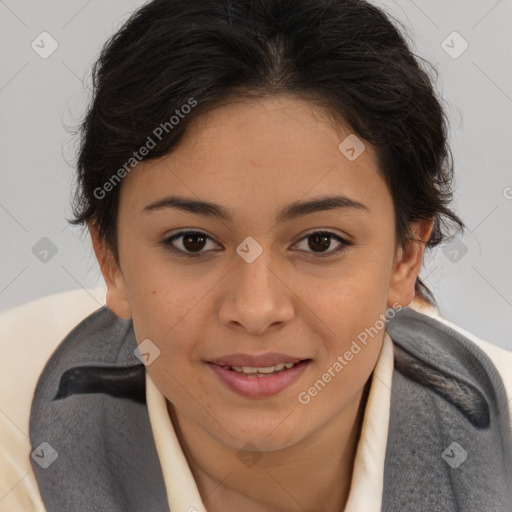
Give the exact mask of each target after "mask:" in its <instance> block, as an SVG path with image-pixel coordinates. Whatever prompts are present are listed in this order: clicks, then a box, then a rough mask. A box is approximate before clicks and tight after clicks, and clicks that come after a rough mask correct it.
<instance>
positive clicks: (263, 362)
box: [210, 352, 307, 368]
mask: <svg viewBox="0 0 512 512" xmlns="http://www.w3.org/2000/svg"><path fill="white" fill-rule="evenodd" d="M304 359H307V358H303V357H295V356H290V355H288V354H278V353H275V352H268V353H267V354H260V355H252V354H241V353H238V354H229V355H227V356H223V357H219V358H217V359H213V360H211V361H210V363H213V364H216V365H218V366H242V367H243V366H248V367H250V368H265V367H269V366H275V365H277V364H285V363H298V362H300V361H303V360H304Z"/></svg>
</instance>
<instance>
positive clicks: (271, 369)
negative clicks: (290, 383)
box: [230, 363, 296, 375]
mask: <svg viewBox="0 0 512 512" xmlns="http://www.w3.org/2000/svg"><path fill="white" fill-rule="evenodd" d="M295 364H296V363H280V364H276V365H274V366H265V367H263V368H260V367H258V368H253V367H251V366H231V367H230V368H231V369H232V370H235V372H238V373H245V374H246V375H253V374H255V373H262V374H268V373H274V372H280V371H281V370H284V369H285V368H286V369H289V368H292V367H293V366H295Z"/></svg>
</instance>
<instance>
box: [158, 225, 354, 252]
mask: <svg viewBox="0 0 512 512" xmlns="http://www.w3.org/2000/svg"><path fill="white" fill-rule="evenodd" d="M332 239H335V240H336V241H337V242H338V244H339V245H338V247H337V248H335V249H334V250H330V251H328V250H327V249H329V247H330V246H331V244H332ZM306 240H309V243H308V244H307V247H308V248H309V249H312V250H311V251H308V250H307V249H301V251H305V252H309V253H310V254H311V253H313V254H315V255H316V256H317V257H320V258H325V257H328V256H333V255H337V254H341V253H342V252H343V251H345V250H346V249H347V247H349V246H351V245H353V244H352V242H349V241H348V240H345V239H344V238H342V237H341V236H339V235H337V234H335V233H332V232H330V231H314V232H312V233H309V234H308V235H306V236H305V237H303V238H302V239H301V240H300V241H299V242H298V244H297V245H299V244H300V243H302V242H303V241H306ZM177 241H179V242H178V243H176V242H177ZM208 242H211V243H213V240H212V238H211V237H210V236H208V235H207V234H206V233H203V232H201V231H180V232H179V233H176V234H174V235H172V236H170V237H168V238H166V239H165V240H163V241H162V245H163V246H164V247H165V248H166V249H167V250H168V251H170V252H172V253H174V254H177V255H178V256H184V257H187V258H197V257H200V256H203V255H205V253H207V252H210V251H208V250H205V251H203V250H202V249H205V248H206V249H207V246H208ZM214 245H217V244H214ZM213 250H214V249H213Z"/></svg>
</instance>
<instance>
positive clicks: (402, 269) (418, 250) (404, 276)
mask: <svg viewBox="0 0 512 512" xmlns="http://www.w3.org/2000/svg"><path fill="white" fill-rule="evenodd" d="M433 226H434V221H433V220H422V221H418V222H416V223H414V224H413V225H412V226H411V231H412V234H413V236H414V238H415V240H412V241H410V242H409V243H408V244H407V246H406V247H399V248H398V249H397V253H396V258H395V262H394V264H393V273H392V275H391V281H390V284H389V292H388V302H387V306H388V307H397V304H400V305H401V306H402V307H406V306H409V305H410V304H411V302H412V301H413V300H414V295H415V291H414V288H415V284H416V278H417V277H418V275H419V273H420V270H421V265H422V262H423V253H424V251H425V246H426V244H427V242H428V240H429V238H430V235H431V233H432V229H433Z"/></svg>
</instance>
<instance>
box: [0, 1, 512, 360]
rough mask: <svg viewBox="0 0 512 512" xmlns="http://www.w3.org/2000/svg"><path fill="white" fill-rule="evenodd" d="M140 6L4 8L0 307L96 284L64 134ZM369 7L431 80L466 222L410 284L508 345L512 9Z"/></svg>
mask: <svg viewBox="0 0 512 512" xmlns="http://www.w3.org/2000/svg"><path fill="white" fill-rule="evenodd" d="M142 3H143V2H140V1H135V0H131V1H130V0H109V1H108V2H104V1H100V0H88V1H87V0H68V1H66V2H64V1H57V0H40V1H38V2H35V1H30V0H16V1H15V0H0V42H1V45H2V48H3V49H4V50H3V52H2V61H1V62H2V65H1V66H0V133H1V141H2V147H1V149H2V150H1V152H0V236H1V243H2V251H1V273H0V310H7V309H9V308H12V307H14V306H17V305H20V304H22V303H24V302H27V301H30V300H33V299H35V298H38V297H42V296H44V295H47V294H50V293H55V292H59V291H65V290H71V289H74V288H79V287H85V288H90V287H95V286H98V285H102V284H103V280H102V277H101V274H100V271H99V268H98V266H97V264H96V261H95V258H94V254H93V252H92V247H91V244H90V241H89V238H88V235H87V233H84V234H82V230H81V229H79V228H74V227H71V226H69V225H68V224H67V222H66V217H67V218H70V215H71V210H70V198H71V190H72V185H73V173H74V169H73V164H74V158H75V151H76V140H74V139H73V137H72V136H71V134H70V132H69V130H67V129H66V127H76V125H77V123H79V121H80V119H81V117H82V115H83V112H84V108H85V106H86V105H87V102H88V101H89V99H90V97H89V94H90V92H89V85H90V70H91V66H92V64H93V62H94V61H95V59H96V58H97V56H98V53H99V50H100V48H101V46H102V45H103V43H104V42H105V41H106V39H107V38H108V37H109V36H110V35H112V34H113V33H114V32H115V31H116V29H117V28H119V26H120V25H121V23H122V22H123V21H124V20H125V19H126V18H127V17H128V15H129V14H130V13H131V12H132V11H133V10H134V9H136V8H137V7H138V6H140V5H141V4H142ZM376 3H378V5H380V6H383V7H384V9H385V10H386V11H388V12H390V13H391V14H392V15H393V16H394V17H396V18H397V19H399V20H400V21H402V22H403V23H404V24H405V25H406V27H407V33H408V34H409V37H410V38H411V41H412V44H413V51H414V52H415V53H416V54H417V55H419V56H421V57H423V58H424V59H426V60H427V61H429V62H430V63H432V64H433V65H434V67H435V69H437V71H438V73H439V77H438V79H437V80H436V87H437V90H438V91H439V93H440V94H441V95H442V97H443V98H444V104H445V108H446V111H447V114H448V117H449V119H450V126H451V127H450V130H451V131H450V142H451V148H452V152H453V156H454V162H455V172H456V174H455V191H456V192H455V205H454V206H455V208H456V211H457V212H458V213H459V215H460V216H461V217H462V219H463V220H464V222H465V223H466V225H467V227H468V230H467V233H466V234H465V235H464V237H459V238H458V239H456V240H454V241H453V242H451V243H450V244H447V245H445V246H441V247H438V248H436V249H434V250H433V251H432V252H431V253H430V254H429V255H428V256H427V257H426V258H425V262H424V268H423V270H422V272H421V274H420V276H422V277H423V278H424V280H425V281H426V283H427V284H428V285H429V286H430V287H431V289H432V290H433V291H434V293H435V295H436V298H437V300H438V303H439V305H440V309H441V313H442V314H443V316H445V317H446V318H447V319H448V320H450V321H452V322H454V323H456V324H458V325H460V326H461V327H463V328H464V329H466V330H468V331H470V332H472V333H474V334H476V335H477V336H479V337H481V338H483V339H486V340H488V341H491V342H493V343H495V344H497V345H500V346H502V347H505V348H507V349H509V350H512V329H511V320H512V269H511V262H512V258H511V255H512V237H511V234H512V222H511V220H512V170H511V166H512V164H511V162H512V137H511V135H512V31H511V30H510V29H511V27H512V25H511V22H512V1H511V0H498V1H496V0H472V1H469V0H449V1H446V0H428V1H426V0H415V1H412V0H404V1H402V0H401V1H397V2H392V1H386V2H376ZM43 32H46V34H44V35H41V34H42V33H43ZM42 38H43V39H44V42H43V43H41V39H42ZM52 45H53V46H52ZM56 45H58V46H56ZM53 47H56V49H55V51H53V53H52V54H51V55H49V56H47V58H43V56H41V54H42V53H43V54H44V52H45V51H46V52H49V51H51V50H52V49H53Z"/></svg>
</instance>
